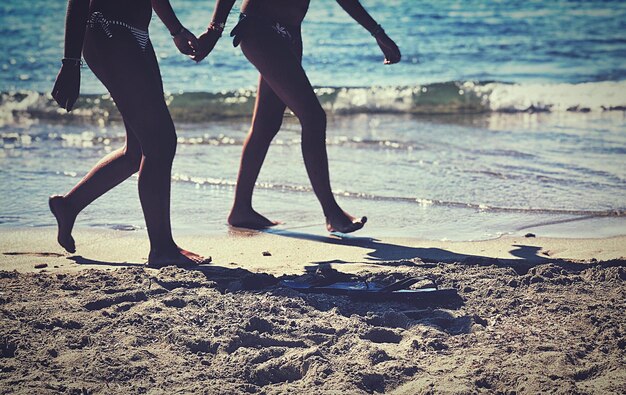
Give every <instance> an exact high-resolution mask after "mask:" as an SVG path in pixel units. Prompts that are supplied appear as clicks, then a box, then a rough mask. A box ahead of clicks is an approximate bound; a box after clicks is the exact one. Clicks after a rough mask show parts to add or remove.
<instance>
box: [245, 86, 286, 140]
mask: <svg viewBox="0 0 626 395" xmlns="http://www.w3.org/2000/svg"><path fill="white" fill-rule="evenodd" d="M285 107H286V105H285V103H283V101H282V100H281V98H280V97H278V95H277V94H276V92H274V90H272V88H271V87H270V85H269V84H268V83H267V81H265V79H263V76H260V77H259V87H258V89H257V94H256V103H255V105H254V115H253V116H252V123H253V125H254V126H258V125H260V124H263V125H267V126H269V127H270V129H278V128H280V125H281V123H282V121H283V116H284V114H285Z"/></svg>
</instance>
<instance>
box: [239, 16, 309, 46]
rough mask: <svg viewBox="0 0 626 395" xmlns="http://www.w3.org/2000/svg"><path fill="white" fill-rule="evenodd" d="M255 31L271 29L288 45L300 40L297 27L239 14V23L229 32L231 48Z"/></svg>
mask: <svg viewBox="0 0 626 395" xmlns="http://www.w3.org/2000/svg"><path fill="white" fill-rule="evenodd" d="M256 29H271V30H272V31H273V32H274V33H276V34H277V35H278V36H279V37H281V38H282V39H284V40H286V41H287V42H288V43H289V44H290V45H295V44H296V43H297V42H298V40H299V38H300V28H299V27H298V26H290V25H285V24H283V23H280V22H276V21H273V20H271V19H268V18H264V17H260V16H256V15H249V14H244V13H241V14H239V22H238V23H237V25H235V27H234V28H233V30H232V31H231V32H230V36H231V37H233V46H235V47H236V46H238V45H239V43H240V42H241V40H242V39H244V38H245V36H246V35H248V34H249V33H250V32H251V31H253V30H256Z"/></svg>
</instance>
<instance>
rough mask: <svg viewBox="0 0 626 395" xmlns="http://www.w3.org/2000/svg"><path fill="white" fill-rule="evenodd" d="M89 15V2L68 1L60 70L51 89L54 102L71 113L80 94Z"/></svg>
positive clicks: (84, 0) (83, 0) (80, 0)
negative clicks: (84, 44) (81, 69)
mask: <svg viewBox="0 0 626 395" xmlns="http://www.w3.org/2000/svg"><path fill="white" fill-rule="evenodd" d="M88 14H89V0H69V1H68V2H67V14H66V16H65V49H64V51H63V54H64V57H63V61H62V65H61V70H59V74H57V78H56V80H55V81H54V87H53V88H52V97H53V98H54V100H56V102H57V103H58V104H59V106H61V108H65V109H66V110H67V111H71V110H72V107H74V103H76V99H78V95H79V93H80V64H81V61H80V59H81V57H82V52H83V40H84V39H85V27H86V25H87V15H88Z"/></svg>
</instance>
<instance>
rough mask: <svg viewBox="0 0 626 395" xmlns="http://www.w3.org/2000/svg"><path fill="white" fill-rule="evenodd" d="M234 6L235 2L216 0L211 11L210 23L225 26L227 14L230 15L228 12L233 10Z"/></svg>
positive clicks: (233, 0) (232, 0) (231, 0)
mask: <svg viewBox="0 0 626 395" xmlns="http://www.w3.org/2000/svg"><path fill="white" fill-rule="evenodd" d="M234 5H235V0H217V1H216V2H215V9H214V10H213V17H212V18H211V22H213V23H216V24H222V23H223V24H225V23H226V19H228V14H230V10H232V9H233V6H234Z"/></svg>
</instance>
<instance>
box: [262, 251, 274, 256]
mask: <svg viewBox="0 0 626 395" xmlns="http://www.w3.org/2000/svg"><path fill="white" fill-rule="evenodd" d="M263 256H272V254H271V253H270V252H269V251H263Z"/></svg>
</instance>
